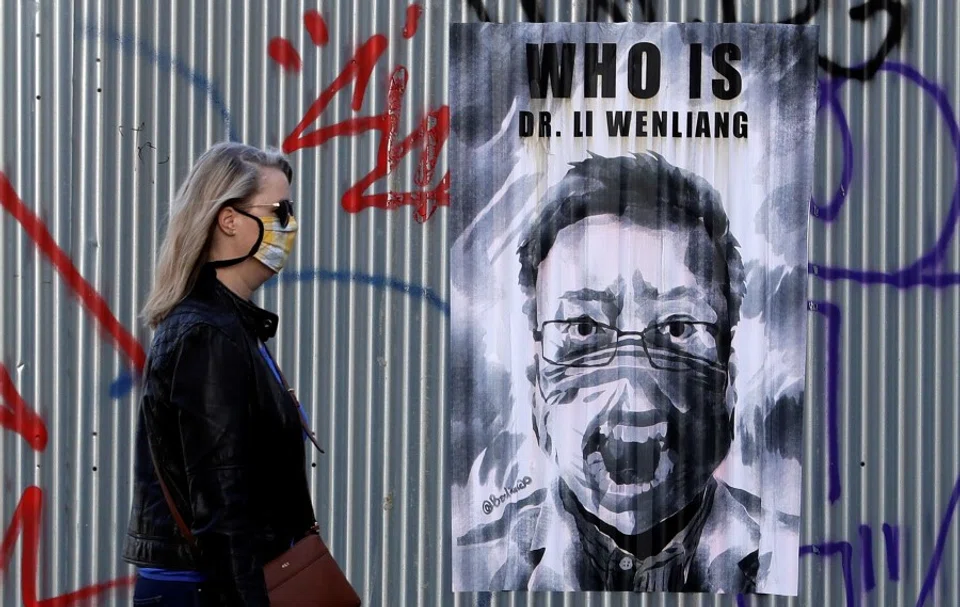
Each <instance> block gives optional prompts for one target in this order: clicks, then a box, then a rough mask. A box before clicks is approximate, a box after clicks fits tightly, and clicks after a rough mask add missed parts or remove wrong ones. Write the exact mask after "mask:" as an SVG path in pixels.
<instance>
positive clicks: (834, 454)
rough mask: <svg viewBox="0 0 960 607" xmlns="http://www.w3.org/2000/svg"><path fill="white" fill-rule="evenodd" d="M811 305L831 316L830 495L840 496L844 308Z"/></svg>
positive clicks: (828, 406) (828, 364)
mask: <svg viewBox="0 0 960 607" xmlns="http://www.w3.org/2000/svg"><path fill="white" fill-rule="evenodd" d="M807 307H808V309H809V310H810V311H812V312H818V313H820V314H822V315H824V316H825V317H826V318H827V482H828V489H827V497H828V498H829V500H830V502H831V503H833V502H835V501H837V500H838V499H840V439H839V435H840V430H839V423H840V422H839V420H838V417H839V414H840V412H839V398H840V323H841V315H840V308H839V307H838V306H837V305H836V304H833V303H830V302H829V301H811V302H808V303H807Z"/></svg>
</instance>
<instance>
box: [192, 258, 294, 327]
mask: <svg viewBox="0 0 960 607" xmlns="http://www.w3.org/2000/svg"><path fill="white" fill-rule="evenodd" d="M194 288H195V289H196V290H199V291H201V292H204V293H206V294H208V295H214V296H215V297H216V298H217V299H218V300H219V301H220V302H222V303H224V304H226V305H228V306H232V307H233V308H234V309H235V310H236V311H237V315H238V316H239V317H240V321H241V323H242V324H243V326H244V327H245V328H246V329H247V330H248V331H250V332H252V333H253V334H254V335H256V336H257V337H258V338H259V339H260V341H267V340H268V339H270V338H271V337H273V336H274V335H276V334H277V325H278V324H279V322H280V317H279V316H277V315H276V314H274V313H273V312H270V311H269V310H264V309H263V308H261V307H259V306H257V305H256V304H254V303H253V302H251V301H248V300H246V299H243V298H241V297H238V296H237V295H236V293H234V292H233V291H231V290H230V289H228V288H227V287H226V285H224V284H223V283H222V282H220V280H219V279H217V271H216V269H214V267H213V266H211V265H210V264H204V265H203V266H202V267H201V268H200V274H199V275H198V276H197V283H196V286H195V287H194Z"/></svg>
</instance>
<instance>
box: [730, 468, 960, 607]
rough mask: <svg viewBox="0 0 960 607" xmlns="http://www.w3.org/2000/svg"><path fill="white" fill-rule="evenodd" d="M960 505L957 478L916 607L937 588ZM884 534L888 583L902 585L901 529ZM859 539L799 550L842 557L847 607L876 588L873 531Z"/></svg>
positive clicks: (864, 528) (885, 528)
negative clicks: (857, 572) (856, 553)
mask: <svg viewBox="0 0 960 607" xmlns="http://www.w3.org/2000/svg"><path fill="white" fill-rule="evenodd" d="M958 502H960V477H958V478H957V481H956V483H955V484H954V486H953V492H952V493H951V495H950V499H949V501H948V503H947V507H946V509H945V511H944V514H943V517H942V518H941V519H940V525H939V527H938V530H937V539H936V543H935V544H934V548H933V553H932V554H931V555H930V560H929V562H928V563H927V570H926V574H925V575H924V579H923V585H922V587H921V588H920V593H919V595H918V596H917V602H916V607H923V606H924V605H926V604H927V601H928V599H930V598H931V596H932V593H933V591H934V588H935V587H936V582H937V577H938V575H939V573H940V563H941V561H942V559H943V552H944V550H946V544H947V539H948V536H949V534H950V531H951V528H952V525H953V519H954V515H955V514H956V510H957V504H958ZM881 531H882V535H883V545H884V560H885V562H886V572H887V579H888V580H890V581H891V582H899V581H900V550H901V545H900V528H899V527H897V526H895V525H890V524H889V523H883V525H882V526H881ZM857 537H858V539H859V542H858V543H857V547H855V546H854V544H853V542H850V541H848V540H840V541H832V542H822V543H819V544H807V545H804V546H800V556H807V555H814V556H819V557H824V558H827V557H839V558H838V559H837V560H839V562H840V571H841V576H842V578H843V588H844V597H845V604H846V605H847V607H854V606H855V605H856V604H857V599H858V597H859V596H860V595H861V593H865V594H869V593H870V592H872V591H873V590H875V589H876V587H877V578H876V576H877V568H876V566H875V562H874V559H875V555H874V542H873V537H874V529H873V527H871V526H870V525H865V524H862V525H860V526H859V527H858V529H857ZM857 548H859V564H860V567H859V569H860V580H861V584H860V591H859V592H858V590H857V583H856V580H855V571H854V551H855V550H856V549H857ZM737 605H744V606H745V605H747V599H746V597H745V596H744V595H738V596H737Z"/></svg>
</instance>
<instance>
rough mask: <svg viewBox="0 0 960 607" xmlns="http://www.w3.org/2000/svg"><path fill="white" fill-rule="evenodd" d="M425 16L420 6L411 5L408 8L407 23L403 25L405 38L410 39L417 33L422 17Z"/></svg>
mask: <svg viewBox="0 0 960 607" xmlns="http://www.w3.org/2000/svg"><path fill="white" fill-rule="evenodd" d="M422 14H423V8H421V7H420V5H419V4H411V5H410V6H408V7H407V22H406V23H404V24H403V37H404V38H407V39H410V38H413V36H414V35H415V34H416V33H417V25H418V22H419V21H420V15H422Z"/></svg>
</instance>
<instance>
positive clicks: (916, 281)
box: [809, 62, 960, 289]
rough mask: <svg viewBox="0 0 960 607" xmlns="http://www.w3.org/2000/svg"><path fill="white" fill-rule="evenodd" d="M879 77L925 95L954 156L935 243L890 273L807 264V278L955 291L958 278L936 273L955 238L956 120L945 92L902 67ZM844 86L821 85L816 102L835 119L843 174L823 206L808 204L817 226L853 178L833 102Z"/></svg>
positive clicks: (959, 138)
mask: <svg viewBox="0 0 960 607" xmlns="http://www.w3.org/2000/svg"><path fill="white" fill-rule="evenodd" d="M880 71H882V72H885V73H889V74H892V75H894V76H896V77H899V78H904V79H906V80H907V81H908V82H909V83H911V84H913V85H916V86H917V87H919V88H920V89H921V90H922V91H923V92H924V94H925V95H927V96H928V97H930V98H931V99H932V100H933V101H934V102H935V103H936V106H937V111H938V113H939V116H940V118H941V119H942V120H943V123H944V125H945V126H946V127H947V132H948V133H949V134H950V144H951V145H952V147H953V152H954V156H955V158H954V164H955V166H956V167H957V176H956V181H955V186H954V190H953V196H952V198H951V199H950V203H949V210H948V212H947V216H946V219H945V220H944V225H943V228H942V229H941V231H940V233H939V235H938V237H937V240H936V243H935V244H934V245H933V247H932V248H931V249H930V250H929V251H927V252H926V253H924V254H923V255H922V256H921V257H920V258H919V259H917V260H916V261H914V262H913V263H911V264H909V265H906V266H904V267H902V268H900V269H897V270H894V271H889V272H888V271H882V270H859V269H853V268H843V267H829V266H825V265H823V264H816V263H811V264H809V272H810V274H813V275H814V276H816V277H817V278H819V279H821V280H827V281H834V280H851V281H854V282H858V283H861V284H884V285H889V286H893V287H897V288H899V289H907V288H911V287H916V286H928V287H934V288H944V287H952V286H955V285H958V284H960V274H957V273H952V272H944V271H942V270H941V269H940V266H941V265H942V264H943V262H944V260H945V258H946V256H947V252H948V249H949V247H950V244H951V242H952V241H953V238H954V236H955V235H956V231H957V223H958V221H960V125H958V124H957V117H956V114H955V113H954V110H953V106H952V105H951V103H950V99H949V96H948V95H947V92H946V91H945V90H944V89H943V88H941V87H940V86H938V85H937V84H936V83H934V82H932V81H931V80H929V79H927V78H925V77H924V76H923V75H922V74H921V73H920V72H919V71H917V70H916V69H915V68H913V67H910V66H909V65H905V64H903V63H894V62H888V63H884V64H883V65H882V66H881V67H880ZM846 82H847V81H846V80H844V79H836V80H832V81H831V80H828V81H825V82H824V83H823V84H822V85H821V102H822V103H826V104H827V105H829V106H831V112H833V114H834V116H835V117H836V118H837V122H838V125H839V127H840V136H841V141H842V142H843V172H842V174H841V182H840V187H839V189H838V191H837V193H836V194H834V197H833V199H831V201H830V202H829V203H828V204H826V205H824V206H820V205H818V204H817V203H816V202H815V201H813V202H811V213H812V214H813V216H814V217H817V218H819V219H822V220H823V221H833V220H834V219H835V218H836V216H837V213H838V212H839V211H840V208H841V207H842V206H843V204H844V200H845V198H846V196H847V195H848V194H849V186H850V183H851V181H852V175H853V169H852V167H853V164H854V154H853V144H852V135H851V134H850V129H849V127H848V126H847V122H846V118H845V116H844V115H843V110H842V108H841V107H840V102H839V100H838V99H839V97H838V94H839V91H840V89H841V87H842V86H843V85H844V84H845V83H846Z"/></svg>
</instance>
